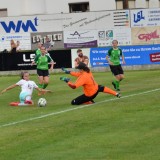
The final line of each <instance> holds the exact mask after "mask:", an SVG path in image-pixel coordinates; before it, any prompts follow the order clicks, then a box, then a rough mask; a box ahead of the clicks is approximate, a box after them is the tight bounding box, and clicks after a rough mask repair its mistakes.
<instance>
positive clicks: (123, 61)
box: [122, 55, 126, 64]
mask: <svg viewBox="0 0 160 160" xmlns="http://www.w3.org/2000/svg"><path fill="white" fill-rule="evenodd" d="M122 64H126V62H125V59H124V55H122Z"/></svg>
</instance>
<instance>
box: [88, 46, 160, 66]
mask: <svg viewBox="0 0 160 160" xmlns="http://www.w3.org/2000/svg"><path fill="white" fill-rule="evenodd" d="M121 49H122V52H123V54H124V56H125V61H126V65H128V66H129V65H151V64H160V46H159V45H147V46H146V45H145V46H122V47H121ZM108 50H109V47H106V48H91V50H90V63H91V66H92V67H105V66H108V63H107V61H106V55H107V53H108Z"/></svg>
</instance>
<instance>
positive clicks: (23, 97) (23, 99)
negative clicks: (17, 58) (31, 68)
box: [1, 72, 51, 106]
mask: <svg viewBox="0 0 160 160" xmlns="http://www.w3.org/2000/svg"><path fill="white" fill-rule="evenodd" d="M17 86H20V87H21V92H20V94H19V99H20V102H11V103H10V105H11V106H24V105H33V101H32V92H33V89H36V90H38V91H39V92H43V93H46V92H51V91H50V90H45V89H41V88H38V86H37V85H36V83H35V82H34V81H31V80H30V78H29V73H28V72H21V80H20V81H18V82H17V83H15V84H13V85H11V86H9V87H7V88H6V89H4V90H3V91H1V94H3V93H5V92H6V91H8V90H11V89H13V88H15V87H17Z"/></svg>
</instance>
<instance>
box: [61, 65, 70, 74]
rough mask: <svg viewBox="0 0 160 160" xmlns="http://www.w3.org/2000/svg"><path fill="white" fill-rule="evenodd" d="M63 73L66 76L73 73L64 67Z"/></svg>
mask: <svg viewBox="0 0 160 160" xmlns="http://www.w3.org/2000/svg"><path fill="white" fill-rule="evenodd" d="M62 71H63V72H64V73H66V74H70V72H71V71H69V70H67V69H66V68H64V67H62Z"/></svg>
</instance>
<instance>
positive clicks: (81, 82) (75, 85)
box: [67, 76, 85, 89]
mask: <svg viewBox="0 0 160 160" xmlns="http://www.w3.org/2000/svg"><path fill="white" fill-rule="evenodd" d="M84 82H85V78H84V77H83V76H81V77H79V78H78V79H77V80H76V82H75V83H72V82H70V81H69V82H67V84H68V86H69V87H71V88H72V89H76V88H78V87H80V86H83V85H84Z"/></svg>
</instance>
